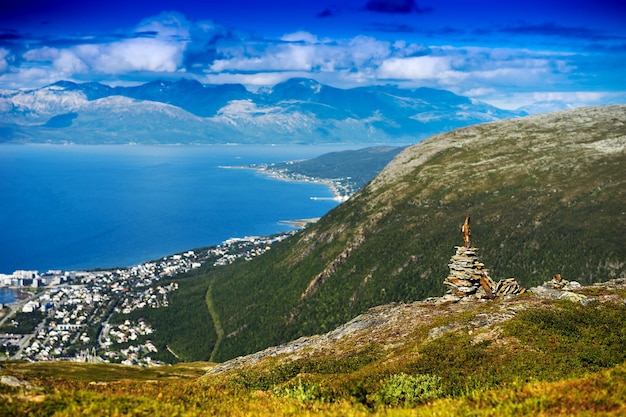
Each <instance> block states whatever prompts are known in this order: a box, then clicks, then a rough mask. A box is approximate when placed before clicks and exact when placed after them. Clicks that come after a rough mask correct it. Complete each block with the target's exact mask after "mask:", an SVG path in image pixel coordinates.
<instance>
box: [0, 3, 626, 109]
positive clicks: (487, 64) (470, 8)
mask: <svg viewBox="0 0 626 417" xmlns="http://www.w3.org/2000/svg"><path fill="white" fill-rule="evenodd" d="M5 3H7V2H2V5H0V89H13V88H36V87H41V86H44V85H47V84H50V83H53V82H55V81H58V80H73V81H77V82H84V81H99V82H103V83H106V84H110V85H133V84H137V83H143V82H147V81H151V80H155V79H179V78H181V77H187V78H195V79H197V80H199V81H200V82H202V83H207V84H221V83H242V84H244V85H246V86H247V87H248V88H250V89H255V88H259V87H261V86H271V85H274V84H276V83H278V82H280V81H283V80H285V79H288V78H291V77H309V78H314V79H316V80H318V81H320V82H322V83H325V84H329V85H333V86H336V87H341V88H348V87H357V86H365V85H372V84H378V85H380V84H394V85H398V86H400V87H404V88H415V87H422V86H425V87H434V88H441V89H446V90H450V91H453V92H455V93H457V94H462V95H467V96H469V97H472V98H476V99H478V100H482V101H486V102H488V103H491V104H495V105H497V106H499V107H502V108H517V107H519V106H522V105H525V104H529V103H532V102H537V101H545V100H562V101H565V102H567V103H571V104H574V105H586V104H590V105H594V104H605V103H615V102H619V103H624V102H626V76H625V74H626V69H625V68H626V1H624V0H621V1H617V0H613V1H609V0H595V1H589V0H585V1H575V0H568V1H565V0H543V1H537V0H527V1H509V2H505V1H502V0H499V1H495V0H485V1H458V0H430V1H428V0H419V1H416V0H318V1H314V2H313V1H287V0H272V1H260V0H257V1H249V0H230V1H211V0H209V1H198V0H178V1H166V0H153V1H150V2H137V1H132V0H125V1H121V0H109V1H100V0H94V1H91V2H87V1H85V0H80V1H77V0H20V1H19V2H18V1H13V2H8V3H9V4H5Z"/></svg>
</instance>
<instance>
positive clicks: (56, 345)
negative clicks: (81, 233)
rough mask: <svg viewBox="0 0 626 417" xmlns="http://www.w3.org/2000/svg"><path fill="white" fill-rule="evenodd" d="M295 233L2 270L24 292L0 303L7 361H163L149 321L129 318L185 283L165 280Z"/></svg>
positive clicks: (2, 282) (5, 282)
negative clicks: (110, 260)
mask: <svg viewBox="0 0 626 417" xmlns="http://www.w3.org/2000/svg"><path fill="white" fill-rule="evenodd" d="M293 233H294V232H285V233H281V234H277V235H272V236H269V237H258V236H253V237H244V238H232V239H228V240H226V241H224V242H222V243H221V244H220V245H217V246H213V247H210V248H203V249H197V250H190V251H187V252H184V253H180V254H176V255H172V256H167V257H164V258H162V259H160V260H155V261H151V262H146V263H143V264H140V265H137V266H133V267H129V268H117V269H113V270H94V271H60V270H51V271H47V272H45V273H42V274H40V273H39V272H38V271H23V270H20V271H15V272H14V273H13V274H10V275H6V274H0V286H3V287H11V288H17V289H19V290H20V291H21V294H22V296H21V297H20V299H19V300H18V301H17V302H15V303H10V304H7V305H4V306H0V307H2V308H1V309H0V359H4V360H8V359H11V360H27V361H55V360H71V361H82V362H110V363H121V364H125V365H140V366H152V365H162V363H161V362H159V361H157V360H154V359H153V358H152V356H154V353H156V352H157V351H158V349H157V347H156V346H154V344H152V342H151V340H150V334H152V333H153V332H154V329H153V327H152V326H151V325H150V323H147V322H146V321H145V320H143V319H138V320H130V319H125V317H124V316H125V315H128V314H129V313H131V312H133V311H135V310H140V309H145V308H165V307H167V306H168V294H170V293H171V292H172V291H176V290H177V289H178V283H177V282H172V281H171V280H169V282H168V283H163V281H164V280H166V279H167V278H173V277H182V278H184V275H182V274H185V273H188V272H190V271H192V270H194V269H198V268H200V267H202V266H203V265H207V264H208V265H207V266H208V267H220V266H223V265H228V264H231V263H233V262H235V261H237V260H251V259H253V258H254V257H256V256H258V255H260V254H262V253H264V252H265V251H267V250H269V249H270V248H271V246H272V245H273V244H274V243H276V242H279V241H282V240H284V239H285V238H287V237H289V236H290V235H292V234H293Z"/></svg>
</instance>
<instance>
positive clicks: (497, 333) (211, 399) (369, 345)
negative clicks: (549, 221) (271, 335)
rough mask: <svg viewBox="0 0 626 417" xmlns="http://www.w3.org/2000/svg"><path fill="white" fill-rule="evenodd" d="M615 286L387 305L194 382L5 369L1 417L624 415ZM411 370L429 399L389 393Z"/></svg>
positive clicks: (115, 369) (625, 334) (77, 368)
mask: <svg viewBox="0 0 626 417" xmlns="http://www.w3.org/2000/svg"><path fill="white" fill-rule="evenodd" d="M611 286H612V288H613V289H611V288H609V286H604V287H602V286H600V287H594V288H591V289H585V290H582V291H581V292H582V293H586V294H587V295H589V296H592V297H593V298H594V299H595V301H592V302H591V303H589V304H588V305H586V306H581V305H579V304H574V303H571V302H563V301H560V302H556V301H548V300H543V299H539V298H537V297H535V296H533V295H524V296H520V297H516V298H513V299H509V300H504V301H499V302H488V303H465V304H463V303H460V304H443V305H434V304H429V303H412V304H403V305H402V304H401V305H393V304H392V305H386V306H381V307H378V308H376V309H372V310H370V311H368V313H367V314H366V315H364V316H362V320H363V322H368V320H369V321H370V326H369V327H367V328H364V327H359V326H356V327H353V328H352V331H351V332H344V334H343V336H340V337H334V338H330V337H328V338H323V337H320V338H318V339H314V340H313V342H314V343H313V344H312V345H311V346H310V347H306V348H303V349H301V350H297V349H296V350H297V351H295V352H293V353H291V354H289V353H286V354H282V355H279V356H274V357H270V356H266V357H264V358H260V359H259V358H257V359H255V360H254V361H252V362H249V363H248V364H241V363H242V362H243V361H240V364H239V365H237V366H235V367H234V368H231V369H230V370H226V371H224V372H221V373H217V374H212V375H206V376H204V377H201V378H198V377H199V376H200V375H202V374H203V373H204V372H205V371H206V370H207V369H211V365H210V364H207V363H193V364H178V365H175V366H168V367H163V368H151V369H140V368H130V367H122V366H115V365H90V364H77V363H6V364H3V368H2V369H1V370H0V374H2V375H5V376H6V375H11V376H14V377H16V378H18V379H19V380H21V381H28V382H29V383H30V384H31V385H32V386H33V387H32V388H25V387H22V388H10V387H8V386H6V385H1V384H0V414H1V415H3V416H22V415H40V416H45V415H56V416H66V415H67V416H69V415H85V414H88V415H94V416H98V415H102V416H104V415H107V416H110V415H181V416H184V415H225V416H255V415H256V416H261V415H286V416H287V415H291V416H296V415H298V416H299V415H328V416H330V415H354V416H367V415H397V416H405V415H406V416H408V415H411V416H421V415H467V416H470V415H472V416H483V415H485V416H487V415H499V416H513V415H515V416H519V415H529V416H531V415H533V416H534V415H550V416H551V415H563V416H565V415H615V416H617V415H623V413H624V412H626V362H625V361H626V330H625V329H624V328H623V326H621V323H623V322H624V320H625V319H626V307H625V306H624V302H623V301H624V297H625V296H626V284H624V283H623V282H622V283H621V284H619V285H614V284H611ZM616 287H617V288H618V289H617V290H616V289H615V288H616ZM419 375H430V376H431V379H432V380H434V381H435V382H434V383H433V384H431V385H430V388H431V392H435V393H436V395H435V396H434V397H430V398H429V399H427V400H425V399H423V398H424V397H423V393H422V394H421V395H422V396H420V395H414V396H410V395H409V394H411V393H414V394H415V392H416V389H417V388H416V387H415V386H408V387H407V386H405V387H404V388H402V387H398V386H396V387H395V390H391V391H390V390H389V381H392V380H394V378H396V377H397V376H402V379H403V380H410V378H415V377H418V376H419ZM403 389H404V391H403ZM383 392H385V393H386V394H387V395H386V396H385V395H381V393H383ZM407 398H408V399H409V400H407V401H404V399H407Z"/></svg>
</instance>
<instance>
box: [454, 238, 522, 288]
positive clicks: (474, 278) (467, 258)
mask: <svg viewBox="0 0 626 417" xmlns="http://www.w3.org/2000/svg"><path fill="white" fill-rule="evenodd" d="M455 249H456V253H455V254H454V255H453V256H452V258H451V259H450V263H448V267H449V268H450V275H449V276H448V277H447V278H446V279H445V280H444V281H443V283H444V284H446V285H447V286H448V294H450V295H452V296H453V297H457V298H459V299H461V298H469V299H472V298H473V299H489V300H492V299H494V298H496V297H504V296H507V295H514V294H521V293H523V292H524V291H525V289H524V288H523V287H521V286H520V285H519V284H518V283H517V281H515V279H513V278H509V279H504V280H501V281H499V282H498V283H496V282H494V280H493V279H491V277H490V276H489V270H488V269H486V268H485V264H484V263H482V262H481V261H480V259H479V258H478V255H477V254H476V252H477V251H478V249H477V248H474V247H465V246H456V247H455Z"/></svg>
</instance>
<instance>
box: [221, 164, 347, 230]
mask: <svg viewBox="0 0 626 417" xmlns="http://www.w3.org/2000/svg"><path fill="white" fill-rule="evenodd" d="M218 168H222V169H250V170H253V171H256V172H258V173H259V174H263V175H267V176H269V177H270V178H272V179H275V180H279V181H289V182H302V183H309V184H320V185H324V186H326V187H328V188H329V189H330V191H331V193H332V194H333V197H329V198H325V197H311V199H312V200H326V199H328V200H333V201H337V202H339V203H343V202H344V201H346V200H348V198H350V196H349V195H345V194H342V193H341V192H340V191H339V189H338V188H337V186H336V185H335V184H334V183H333V182H332V181H331V180H327V179H323V178H313V177H308V176H306V175H303V174H297V175H298V176H297V177H294V176H293V175H289V174H286V173H283V172H280V171H278V170H275V169H272V168H269V167H267V166H249V165H220V166H219V167H218ZM304 220H307V219H304ZM294 221H300V220H294ZM281 222H284V221H281Z"/></svg>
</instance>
